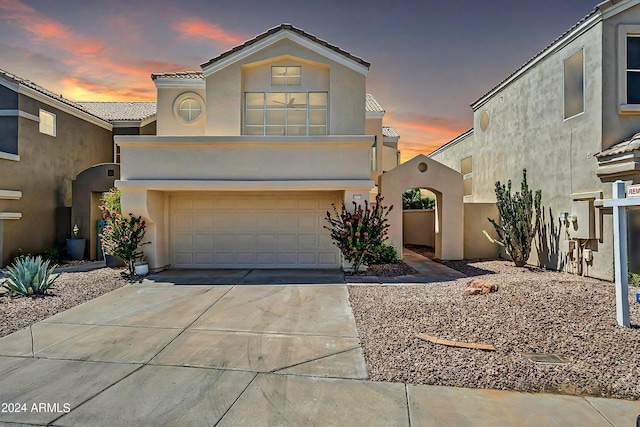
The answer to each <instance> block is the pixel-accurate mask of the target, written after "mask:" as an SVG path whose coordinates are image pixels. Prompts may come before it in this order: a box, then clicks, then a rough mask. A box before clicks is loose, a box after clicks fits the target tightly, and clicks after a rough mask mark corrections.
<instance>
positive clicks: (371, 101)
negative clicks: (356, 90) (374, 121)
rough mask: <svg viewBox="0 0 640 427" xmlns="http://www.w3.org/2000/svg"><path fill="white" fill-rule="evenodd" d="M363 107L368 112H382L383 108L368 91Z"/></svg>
mask: <svg viewBox="0 0 640 427" xmlns="http://www.w3.org/2000/svg"><path fill="white" fill-rule="evenodd" d="M365 109H366V111H368V112H369V113H384V108H382V105H380V103H379V102H378V101H376V99H375V98H374V97H373V95H371V94H370V93H368V94H367V99H366V101H365Z"/></svg>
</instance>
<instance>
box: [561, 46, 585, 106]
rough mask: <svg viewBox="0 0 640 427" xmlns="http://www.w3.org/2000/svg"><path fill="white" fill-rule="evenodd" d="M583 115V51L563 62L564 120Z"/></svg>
mask: <svg viewBox="0 0 640 427" xmlns="http://www.w3.org/2000/svg"><path fill="white" fill-rule="evenodd" d="M581 113H584V50H583V49H580V50H579V51H577V52H576V53H574V54H573V55H571V56H570V57H568V58H567V59H565V60H564V118H565V119H569V118H571V117H574V116H577V115H578V114H581Z"/></svg>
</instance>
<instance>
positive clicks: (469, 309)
mask: <svg viewBox="0 0 640 427" xmlns="http://www.w3.org/2000/svg"><path fill="white" fill-rule="evenodd" d="M457 268H459V269H461V270H466V271H463V272H466V273H467V274H469V273H470V272H473V274H474V276H475V277H477V278H479V279H482V280H487V281H489V282H491V283H494V284H497V285H498V286H499V290H498V292H496V293H491V294H487V295H476V296H469V297H463V296H462V292H463V290H464V289H465V288H466V282H468V281H469V279H462V280H458V281H452V282H441V283H433V284H427V285H407V286H405V285H402V286H398V285H389V286H357V287H356V286H352V287H349V293H350V302H351V306H352V308H353V312H354V315H355V318H356V323H357V327H358V332H359V335H360V339H361V342H362V345H363V348H364V355H365V359H366V362H367V368H368V371H369V375H370V377H371V378H372V379H373V380H376V381H397V382H407V383H412V384H432V385H443V386H457V387H471V388H490V389H500V390H519V391H530V392H552V393H563V394H576V395H592V396H606V397H617V398H626V399H638V398H640V326H639V325H640V304H638V303H636V302H635V292H636V291H638V290H639V289H636V288H631V289H630V291H629V297H630V298H629V299H630V301H631V302H630V306H631V323H632V328H621V327H619V326H617V323H616V319H615V313H616V309H615V286H614V285H613V284H612V283H608V282H602V281H599V280H595V279H588V278H582V277H578V276H574V275H569V274H565V273H559V272H552V271H542V270H538V269H533V268H517V267H514V266H513V264H512V263H511V262H508V261H478V262H471V263H458V264H457ZM415 333H426V334H429V335H433V336H436V337H439V338H444V339H449V340H458V341H465V342H476V343H484V344H493V345H494V346H495V347H496V349H497V351H495V352H483V351H479V350H469V349H459V348H451V347H445V346H441V345H436V344H433V343H431V342H425V341H422V340H420V339H417V338H415V337H414V334H415ZM522 353H554V354H557V355H558V356H560V357H561V358H562V359H564V360H565V361H566V362H567V363H566V364H562V365H550V364H540V363H535V362H532V361H531V360H529V359H526V358H524V357H523V356H522Z"/></svg>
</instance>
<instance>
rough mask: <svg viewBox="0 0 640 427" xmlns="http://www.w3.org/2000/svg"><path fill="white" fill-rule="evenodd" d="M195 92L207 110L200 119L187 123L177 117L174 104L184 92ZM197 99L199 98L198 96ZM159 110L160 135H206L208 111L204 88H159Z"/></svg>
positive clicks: (158, 126)
mask: <svg viewBox="0 0 640 427" xmlns="http://www.w3.org/2000/svg"><path fill="white" fill-rule="evenodd" d="M186 93H194V94H196V95H198V96H200V97H201V98H202V99H203V101H204V103H205V105H204V106H203V107H204V109H205V111H203V113H202V115H201V116H200V118H199V119H198V120H196V121H195V122H193V123H189V124H186V123H184V122H182V121H180V120H178V118H177V117H176V115H175V114H174V104H175V102H176V99H178V97H180V96H181V95H183V94H186ZM196 99H197V98H196ZM157 103H158V104H157V105H158V112H157V114H156V117H157V129H156V132H157V134H158V135H204V133H205V121H206V119H205V117H206V112H207V106H206V98H205V91H204V89H197V88H184V89H177V88H158V99H157Z"/></svg>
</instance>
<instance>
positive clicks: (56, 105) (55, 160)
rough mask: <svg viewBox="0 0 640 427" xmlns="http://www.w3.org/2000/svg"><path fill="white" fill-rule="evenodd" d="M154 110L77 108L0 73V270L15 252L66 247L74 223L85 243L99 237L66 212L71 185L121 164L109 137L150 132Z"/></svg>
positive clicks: (150, 106)
mask: <svg viewBox="0 0 640 427" xmlns="http://www.w3.org/2000/svg"><path fill="white" fill-rule="evenodd" d="M155 108H156V106H155V102H108V103H78V102H74V101H71V100H69V99H66V98H64V97H62V96H60V95H58V94H55V93H53V92H51V91H49V90H47V89H45V88H43V87H42V86H40V85H37V84H35V83H33V82H31V81H29V80H26V79H23V78H21V77H18V76H16V75H14V74H11V73H9V72H7V71H4V70H0V267H2V266H4V265H6V264H7V263H9V262H10V261H11V260H12V259H13V257H15V256H16V255H18V253H19V251H22V252H23V253H25V254H26V253H37V252H38V251H41V250H43V249H45V248H47V247H51V246H53V245H54V244H55V243H56V242H57V243H60V242H64V239H65V238H66V237H70V236H69V234H70V230H71V227H72V224H73V223H75V224H77V225H78V226H79V227H80V234H81V236H82V237H85V238H87V239H88V241H89V242H95V241H96V240H97V239H96V236H95V235H94V234H95V233H93V234H91V231H92V229H95V224H91V223H89V220H88V218H87V219H86V220H83V219H84V218H83V216H82V215H72V213H71V212H72V211H71V205H72V181H73V180H74V179H75V178H76V176H77V175H78V174H79V173H81V172H82V171H84V170H86V169H87V168H90V167H92V166H94V165H96V164H99V163H111V162H113V161H114V156H115V157H116V158H115V160H116V161H117V160H118V156H119V154H118V153H114V144H113V135H114V134H115V135H117V134H140V133H155ZM113 179H115V178H113ZM92 225H93V226H92ZM92 248H93V246H92ZM89 253H90V251H89V248H88V247H87V254H89ZM94 253H95V251H94Z"/></svg>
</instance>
